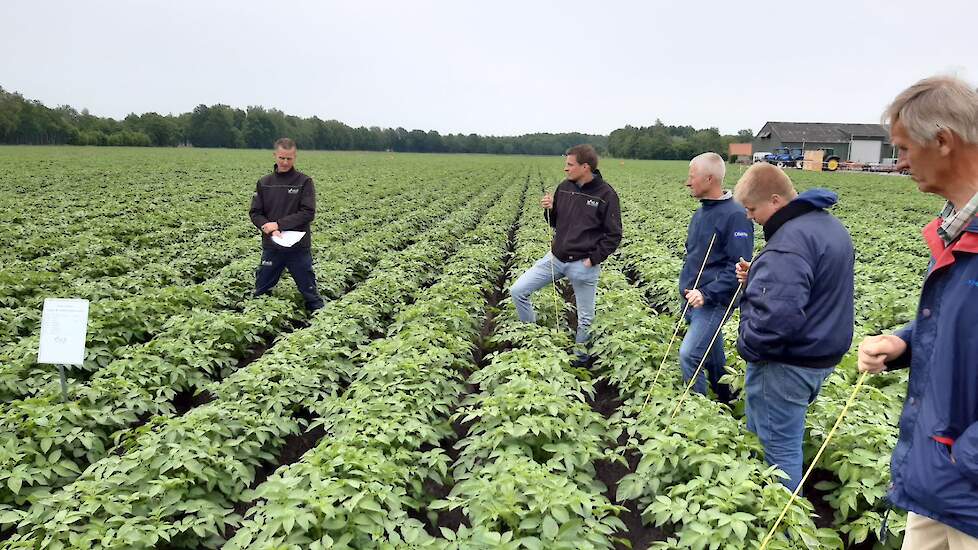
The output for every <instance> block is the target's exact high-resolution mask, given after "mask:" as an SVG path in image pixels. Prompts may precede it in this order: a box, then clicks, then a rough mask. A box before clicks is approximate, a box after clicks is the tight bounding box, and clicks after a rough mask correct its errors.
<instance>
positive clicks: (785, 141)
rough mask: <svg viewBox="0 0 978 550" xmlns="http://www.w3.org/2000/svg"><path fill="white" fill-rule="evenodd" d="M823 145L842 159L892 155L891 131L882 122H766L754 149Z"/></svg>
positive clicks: (871, 159) (868, 159)
mask: <svg viewBox="0 0 978 550" xmlns="http://www.w3.org/2000/svg"><path fill="white" fill-rule="evenodd" d="M778 147H787V148H788V149H802V150H806V151H807V150H813V149H824V150H825V152H826V156H829V155H838V157H839V158H840V159H842V160H843V161H847V160H848V161H853V162H880V160H882V159H883V158H887V157H893V156H895V155H894V154H893V146H892V144H890V133H889V131H888V130H887V129H886V127H885V126H883V125H882V124H842V123H834V122H767V123H765V124H764V126H762V127H761V129H760V130H759V131H758V132H757V135H756V136H754V141H753V149H754V151H767V152H771V151H774V149H776V148H778Z"/></svg>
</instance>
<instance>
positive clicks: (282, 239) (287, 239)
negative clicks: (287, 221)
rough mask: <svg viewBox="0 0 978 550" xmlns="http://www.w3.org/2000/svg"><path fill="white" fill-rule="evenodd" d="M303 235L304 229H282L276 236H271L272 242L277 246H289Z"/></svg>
mask: <svg viewBox="0 0 978 550" xmlns="http://www.w3.org/2000/svg"><path fill="white" fill-rule="evenodd" d="M305 236H306V232H305V231H282V232H281V233H280V234H279V235H278V236H273V237H272V242H273V243H275V244H277V245H279V246H285V247H290V246H292V245H294V244H295V243H297V242H299V241H300V240H302V237H305Z"/></svg>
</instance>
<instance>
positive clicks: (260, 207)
mask: <svg viewBox="0 0 978 550" xmlns="http://www.w3.org/2000/svg"><path fill="white" fill-rule="evenodd" d="M248 215H249V216H250V217H251V223H253V224H255V227H257V228H258V230H259V231H261V226H263V225H265V224H266V223H268V218H267V217H265V203H264V201H262V197H261V180H258V183H256V184H255V194H254V195H253V196H252V197H251V209H250V210H249V211H248Z"/></svg>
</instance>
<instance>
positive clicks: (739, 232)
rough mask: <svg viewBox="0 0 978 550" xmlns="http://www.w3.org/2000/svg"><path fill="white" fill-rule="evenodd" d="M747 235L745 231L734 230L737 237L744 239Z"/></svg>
mask: <svg viewBox="0 0 978 550" xmlns="http://www.w3.org/2000/svg"><path fill="white" fill-rule="evenodd" d="M749 236H750V235H748V234H747V232H746V231H734V237H736V238H738V239H746V238H747V237H749Z"/></svg>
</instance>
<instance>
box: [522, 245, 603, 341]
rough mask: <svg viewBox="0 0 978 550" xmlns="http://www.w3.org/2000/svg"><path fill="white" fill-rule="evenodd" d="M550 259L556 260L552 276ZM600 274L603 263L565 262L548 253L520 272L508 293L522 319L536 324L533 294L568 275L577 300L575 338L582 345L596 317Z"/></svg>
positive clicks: (551, 260)
mask: <svg viewBox="0 0 978 550" xmlns="http://www.w3.org/2000/svg"><path fill="white" fill-rule="evenodd" d="M551 262H553V274H552V275H551V265H550V264H551ZM600 274H601V267H600V266H596V265H594V266H591V267H584V260H578V261H576V262H566V263H565V262H562V261H560V260H558V259H557V258H554V256H553V254H552V253H550V252H547V255H546V256H544V257H543V258H541V259H539V260H537V263H535V264H533V267H531V268H530V269H527V270H526V272H524V273H523V274H522V275H520V278H519V279H517V280H516V282H515V283H513V286H512V287H511V288H510V289H509V293H510V294H511V295H512V297H513V304H515V305H516V313H517V314H518V315H519V316H520V321H523V322H524V323H535V322H536V321H537V315H536V312H535V311H533V304H532V303H530V294H533V292H535V291H537V290H539V289H541V288H543V287H545V286H547V285H550V284H553V283H554V282H555V281H559V280H560V279H563V278H564V277H567V278H568V279H569V280H570V282H571V286H572V287H574V298H575V299H576V300H577V337H576V341H577V343H579V344H581V343H584V342H587V340H588V337H589V329H590V328H591V321H592V320H594V297H595V293H596V292H597V289H598V275H600Z"/></svg>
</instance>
